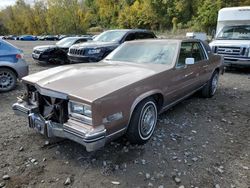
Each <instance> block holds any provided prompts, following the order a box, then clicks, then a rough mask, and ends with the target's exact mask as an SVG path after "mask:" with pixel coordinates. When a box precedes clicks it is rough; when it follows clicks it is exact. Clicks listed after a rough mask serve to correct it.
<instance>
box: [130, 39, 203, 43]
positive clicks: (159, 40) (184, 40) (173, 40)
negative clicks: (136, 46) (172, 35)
mask: <svg viewBox="0 0 250 188" xmlns="http://www.w3.org/2000/svg"><path fill="white" fill-rule="evenodd" d="M157 41H158V42H170V41H172V42H202V41H201V40H199V39H181V38H180V39H157V38H156V39H143V40H132V41H128V42H127V43H141V42H157Z"/></svg>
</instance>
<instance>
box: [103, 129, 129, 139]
mask: <svg viewBox="0 0 250 188" xmlns="http://www.w3.org/2000/svg"><path fill="white" fill-rule="evenodd" d="M126 129H127V127H124V128H122V129H120V130H118V131H116V132H113V133H111V134H109V135H107V136H106V137H107V138H109V137H112V136H114V135H116V134H119V133H121V132H123V131H126Z"/></svg>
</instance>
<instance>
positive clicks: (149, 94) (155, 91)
mask: <svg viewBox="0 0 250 188" xmlns="http://www.w3.org/2000/svg"><path fill="white" fill-rule="evenodd" d="M155 94H161V95H162V96H163V92H162V91H161V90H159V89H154V90H150V91H148V92H146V93H143V94H141V95H139V96H138V97H137V98H136V99H135V101H134V102H133V104H132V106H131V108H130V116H129V123H130V119H131V117H132V114H133V112H134V110H135V108H136V106H137V105H138V104H139V103H140V102H141V101H143V100H144V99H146V98H147V97H150V96H153V95H155ZM129 123H128V124H129Z"/></svg>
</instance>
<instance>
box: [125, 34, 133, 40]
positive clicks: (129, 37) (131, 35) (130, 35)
mask: <svg viewBox="0 0 250 188" xmlns="http://www.w3.org/2000/svg"><path fill="white" fill-rule="evenodd" d="M135 39H136V37H135V33H129V34H128V35H127V36H126V38H125V40H124V41H131V40H135Z"/></svg>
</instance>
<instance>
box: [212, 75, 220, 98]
mask: <svg viewBox="0 0 250 188" xmlns="http://www.w3.org/2000/svg"><path fill="white" fill-rule="evenodd" d="M218 79H219V75H218V74H215V75H214V77H213V80H212V94H214V93H215V92H216V90H217V87H218Z"/></svg>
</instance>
